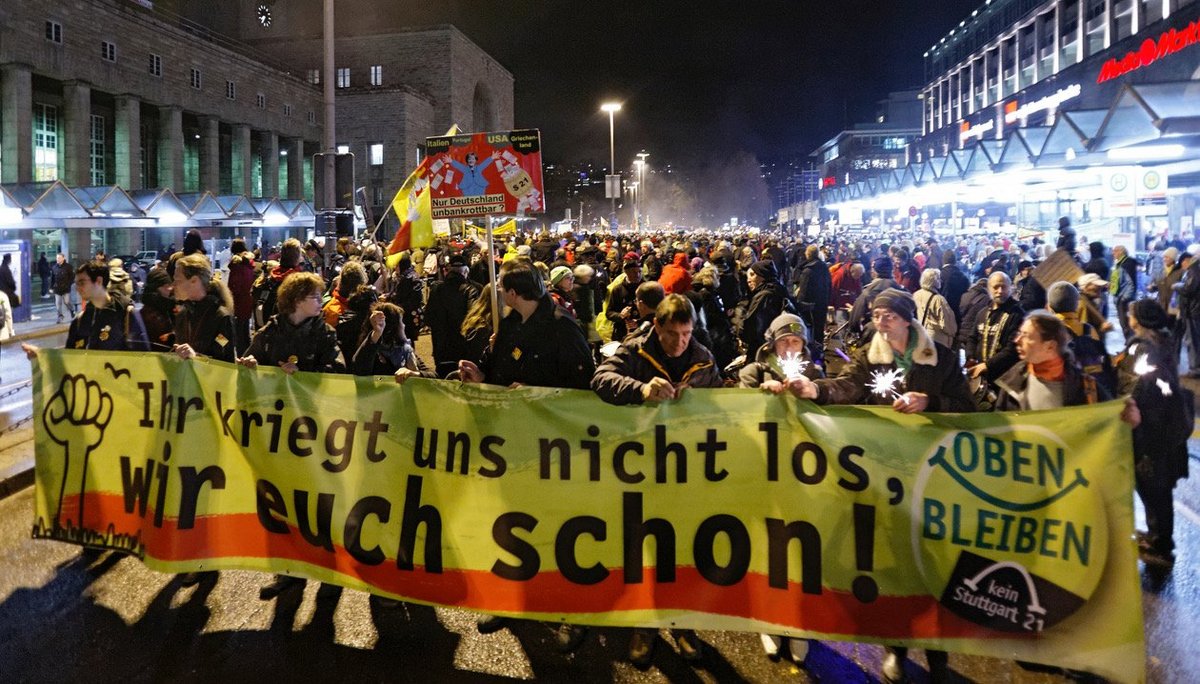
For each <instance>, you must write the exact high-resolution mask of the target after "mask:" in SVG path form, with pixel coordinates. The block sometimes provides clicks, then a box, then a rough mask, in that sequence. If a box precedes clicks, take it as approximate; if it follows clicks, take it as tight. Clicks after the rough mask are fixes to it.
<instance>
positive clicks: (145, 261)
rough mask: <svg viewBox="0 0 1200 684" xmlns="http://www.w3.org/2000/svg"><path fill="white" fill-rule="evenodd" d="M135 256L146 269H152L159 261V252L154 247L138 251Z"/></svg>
mask: <svg viewBox="0 0 1200 684" xmlns="http://www.w3.org/2000/svg"><path fill="white" fill-rule="evenodd" d="M134 258H135V259H137V260H138V261H140V262H141V264H142V266H145V267H146V269H151V268H154V265H155V264H157V263H158V252H156V251H154V250H152V249H151V250H148V251H145V252H138V253H137V255H136V256H135V257H134Z"/></svg>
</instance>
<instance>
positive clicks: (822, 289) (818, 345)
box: [796, 245, 833, 366]
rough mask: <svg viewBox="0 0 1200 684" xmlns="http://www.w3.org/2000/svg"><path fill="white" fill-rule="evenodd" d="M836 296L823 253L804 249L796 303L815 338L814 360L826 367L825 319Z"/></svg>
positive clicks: (811, 345)
mask: <svg viewBox="0 0 1200 684" xmlns="http://www.w3.org/2000/svg"><path fill="white" fill-rule="evenodd" d="M832 293H833V279H832V278H831V277H830V275H829V266H828V265H827V264H826V263H825V262H824V261H822V260H821V250H820V249H819V248H818V247H817V246H816V245H809V246H808V247H807V248H806V249H805V250H804V263H803V264H802V265H801V266H800V275H799V277H798V278H797V279H796V301H797V302H798V308H799V309H800V311H799V314H800V318H802V319H803V320H804V322H805V323H806V324H807V325H808V330H809V334H810V335H811V340H810V341H809V351H810V353H811V354H812V359H813V361H815V362H816V363H817V364H818V365H821V366H824V365H825V364H824V358H825V316H826V314H827V313H828V311H829V299H830V297H831V295H832Z"/></svg>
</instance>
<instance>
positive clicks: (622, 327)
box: [604, 252, 642, 340]
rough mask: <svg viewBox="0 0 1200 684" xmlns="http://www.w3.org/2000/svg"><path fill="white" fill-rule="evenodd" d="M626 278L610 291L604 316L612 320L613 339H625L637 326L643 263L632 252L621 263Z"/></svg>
mask: <svg viewBox="0 0 1200 684" xmlns="http://www.w3.org/2000/svg"><path fill="white" fill-rule="evenodd" d="M621 270H622V271H624V273H625V280H624V281H623V282H620V283H617V284H615V285H613V286H612V289H611V290H609V291H608V302H607V304H606V305H605V307H604V316H605V318H607V319H608V320H610V321H612V339H613V340H623V339H625V336H626V335H628V334H629V333H630V332H632V331H633V329H634V328H635V327H637V318H638V315H637V288H638V285H640V284H641V282H642V263H641V261H639V260H638V256H637V255H636V254H634V253H632V252H630V253H629V254H626V255H625V259H624V261H623V262H622V264H621Z"/></svg>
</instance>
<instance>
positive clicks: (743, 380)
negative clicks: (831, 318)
mask: <svg viewBox="0 0 1200 684" xmlns="http://www.w3.org/2000/svg"><path fill="white" fill-rule="evenodd" d="M804 360H805V361H807V362H808V365H807V366H805V367H804V372H803V375H804V377H806V378H808V379H809V380H817V379H819V378H821V377H823V376H824V374H823V373H822V372H821V367H820V366H818V365H817V364H815V363H812V359H811V358H809V355H808V348H807V346H806V347H805V350H804ZM768 380H776V381H778V382H787V378H786V377H785V376H784V374H783V371H782V369H781V368H780V367H779V360H778V358H777V357H776V356H775V345H774V344H773V343H771V342H766V343H764V344H763V346H761V347H759V348H758V352H757V353H756V354H755V355H754V360H753V361H751V362H750V363H747V364H746V365H744V366H742V369H741V370H740V371H738V387H761V386H762V384H763V383H764V382H766V381H768Z"/></svg>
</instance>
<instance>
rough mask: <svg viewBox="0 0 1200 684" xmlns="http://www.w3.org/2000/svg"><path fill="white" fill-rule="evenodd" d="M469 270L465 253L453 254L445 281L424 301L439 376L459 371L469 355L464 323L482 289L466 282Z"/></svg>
mask: <svg viewBox="0 0 1200 684" xmlns="http://www.w3.org/2000/svg"><path fill="white" fill-rule="evenodd" d="M467 271H468V266H467V260H466V258H465V257H464V256H463V255H462V254H452V255H450V262H449V265H448V268H447V269H446V278H445V279H444V280H442V281H441V282H438V283H434V284H433V286H432V287H431V288H429V299H428V300H427V301H426V302H425V323H426V324H427V325H428V326H429V334H430V336H431V337H432V338H433V360H434V363H435V364H436V371H437V374H438V377H442V378H444V377H446V375H448V374H449V373H450V372H451V371H453V370H454V369H455V368H458V362H459V361H461V360H462V359H465V358H467V357H468V356H469V352H468V351H467V341H466V339H465V338H463V334H462V322H463V319H464V318H466V317H467V309H469V308H470V306H471V304H472V303H474V302H475V300H476V299H478V298H479V293H480V290H481V289H482V288H480V287H479V285H478V284H477V283H475V282H472V281H470V280H468V279H467Z"/></svg>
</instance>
